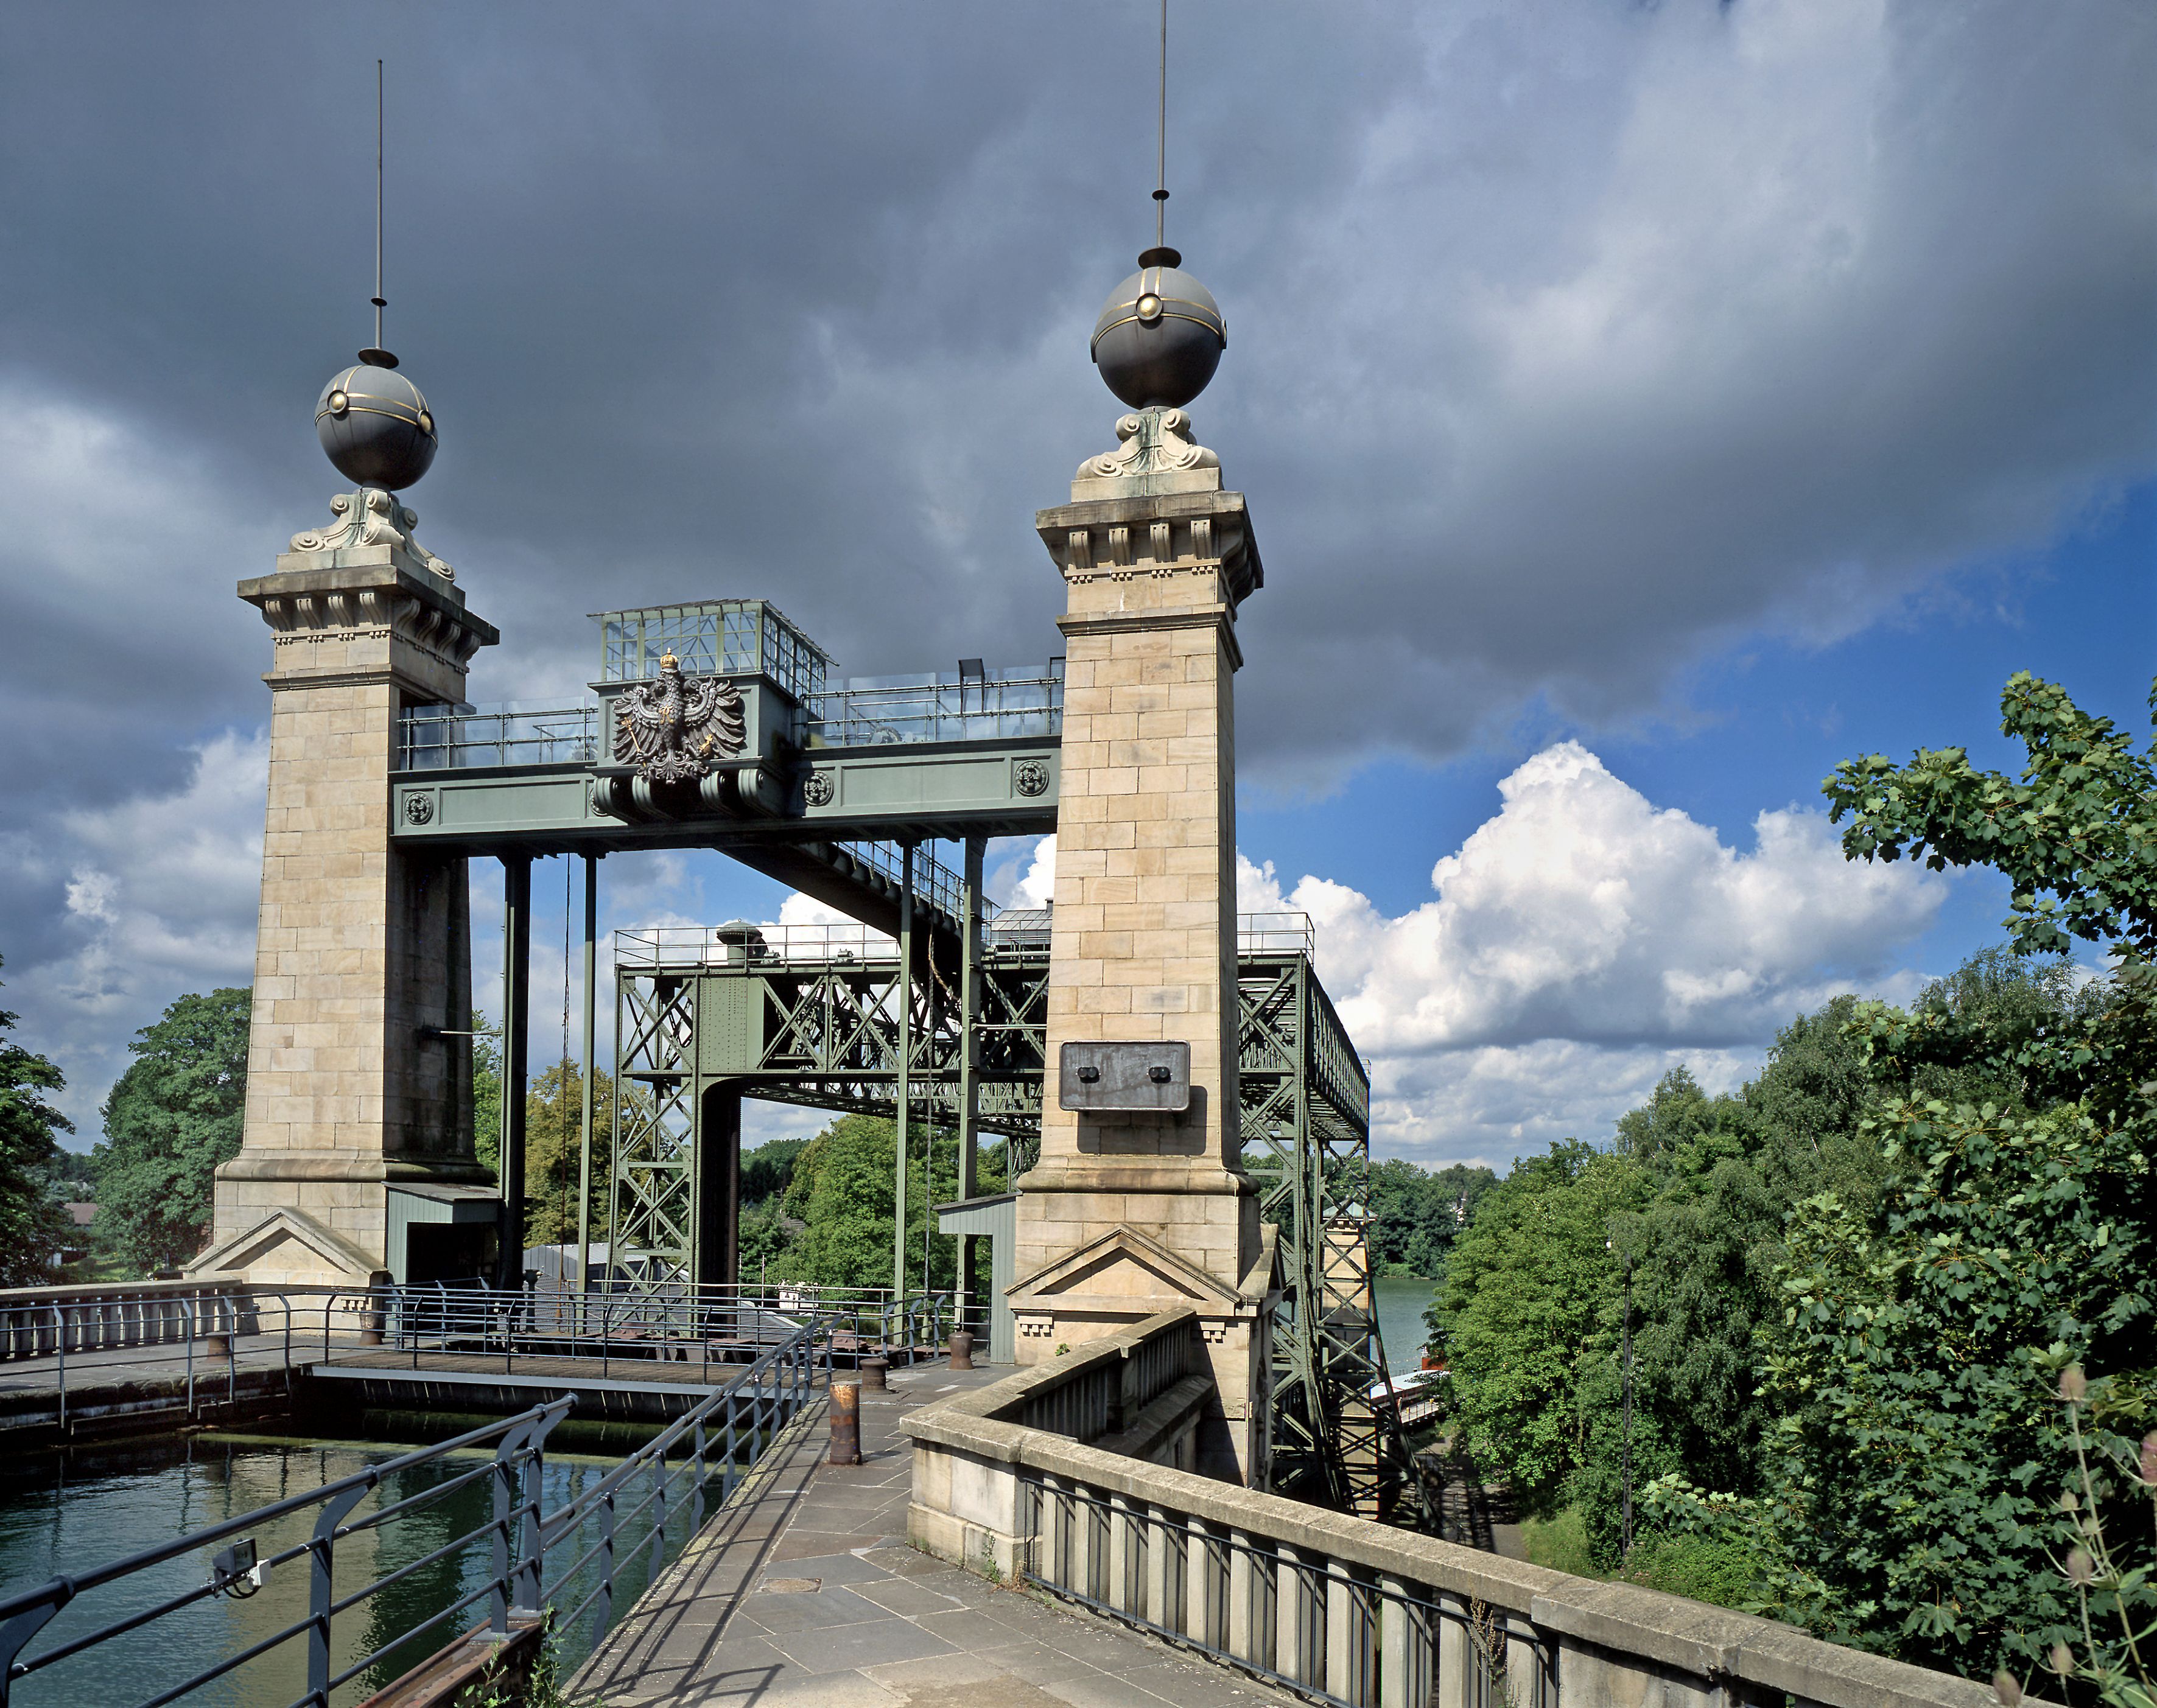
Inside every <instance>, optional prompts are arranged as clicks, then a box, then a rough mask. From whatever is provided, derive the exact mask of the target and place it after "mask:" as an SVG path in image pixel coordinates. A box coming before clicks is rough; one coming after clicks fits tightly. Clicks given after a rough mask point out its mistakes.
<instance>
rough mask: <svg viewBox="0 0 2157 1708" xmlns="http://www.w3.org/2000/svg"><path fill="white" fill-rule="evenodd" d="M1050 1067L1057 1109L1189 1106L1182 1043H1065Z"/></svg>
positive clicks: (1140, 1110)
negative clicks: (1053, 1070)
mask: <svg viewBox="0 0 2157 1708" xmlns="http://www.w3.org/2000/svg"><path fill="white" fill-rule="evenodd" d="M1056 1067H1057V1089H1056V1103H1057V1107H1058V1108H1059V1109H1081V1110H1085V1111H1089V1112H1099V1111H1103V1110H1110V1109H1115V1110H1122V1111H1127V1112H1130V1113H1133V1114H1158V1115H1178V1114H1182V1113H1183V1112H1184V1110H1186V1109H1189V1108H1190V1107H1191V1046H1190V1045H1188V1044H1170V1043H1154V1044H1066V1045H1064V1046H1063V1049H1062V1050H1061V1051H1060V1052H1058V1059H1057V1064H1056Z"/></svg>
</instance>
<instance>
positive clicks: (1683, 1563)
mask: <svg viewBox="0 0 2157 1708" xmlns="http://www.w3.org/2000/svg"><path fill="white" fill-rule="evenodd" d="M1521 1546H1522V1547H1523V1549H1525V1550H1526V1553H1527V1556H1528V1558H1529V1559H1530V1560H1531V1561H1533V1562H1534V1563H1535V1564H1537V1565H1538V1566H1547V1567H1549V1568H1550V1569H1551V1570H1552V1571H1553V1572H1570V1573H1571V1574H1572V1575H1573V1577H1597V1578H1608V1579H1614V1580H1616V1581H1617V1582H1621V1583H1637V1584H1640V1585H1642V1586H1643V1587H1646V1588H1649V1589H1660V1590H1662V1591H1664V1592H1665V1593H1667V1594H1670V1595H1682V1596H1687V1597H1691V1599H1692V1600H1694V1601H1701V1602H1710V1603H1713V1604H1714V1605H1715V1606H1717V1607H1720V1608H1735V1607H1739V1606H1742V1605H1743V1603H1744V1602H1745V1600H1746V1598H1747V1597H1748V1596H1750V1595H1751V1594H1752V1593H1753V1589H1754V1587H1755V1586H1756V1585H1757V1584H1758V1582H1759V1577H1760V1568H1759V1562H1758V1561H1756V1560H1755V1559H1754V1558H1753V1553H1752V1551H1751V1550H1750V1549H1749V1548H1748V1547H1747V1546H1745V1544H1744V1543H1743V1541H1737V1540H1736V1539H1734V1538H1729V1537H1716V1538H1709V1537H1706V1536H1644V1537H1642V1538H1641V1539H1640V1541H1636V1542H1635V1543H1634V1545H1633V1557H1632V1558H1631V1559H1630V1560H1629V1561H1627V1562H1626V1563H1625V1565H1624V1567H1622V1568H1621V1569H1619V1570H1618V1571H1615V1572H1606V1571H1604V1570H1603V1569H1602V1568H1601V1567H1598V1566H1597V1564H1596V1563H1595V1556H1594V1555H1593V1553H1592V1552H1591V1551H1589V1548H1588V1521H1587V1519H1586V1518H1585V1516H1584V1515H1583V1514H1582V1512H1581V1510H1580V1509H1579V1508H1578V1506H1568V1507H1565V1508H1563V1509H1562V1510H1560V1511H1558V1512H1557V1513H1556V1514H1554V1515H1552V1516H1551V1517H1549V1518H1531V1519H1527V1520H1523V1522H1522V1523H1521Z"/></svg>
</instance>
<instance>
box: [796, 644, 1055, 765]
mask: <svg viewBox="0 0 2157 1708" xmlns="http://www.w3.org/2000/svg"><path fill="white" fill-rule="evenodd" d="M1062 732H1063V660H1062V659H1060V658H1057V659H1051V660H1050V661H1049V662H1048V668H1047V669H1046V670H1044V669H1042V667H1041V666H1037V665H1021V666H1014V667H1012V669H1010V670H1007V671H996V672H995V673H994V674H991V673H990V672H988V671H978V672H973V671H965V670H961V671H960V672H959V673H958V674H957V675H955V676H953V675H945V674H942V673H931V674H929V675H924V676H907V677H878V678H865V679H861V680H857V681H854V682H848V683H847V684H846V685H845V686H844V687H838V688H828V689H826V690H825V691H824V692H821V693H819V694H815V695H812V696H811V697H810V701H809V725H808V738H809V739H808V744H809V745H810V746H811V747H834V748H842V747H890V746H898V745H908V746H910V745H913V744H914V743H919V742H931V741H995V740H1010V739H1013V738H1020V737H1025V736H1048V735H1058V734H1061V733H1062Z"/></svg>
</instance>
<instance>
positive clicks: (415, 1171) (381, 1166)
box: [187, 1150, 494, 1286]
mask: <svg viewBox="0 0 2157 1708" xmlns="http://www.w3.org/2000/svg"><path fill="white" fill-rule="evenodd" d="M399 1187H403V1188H407V1189H411V1190H414V1191H421V1192H438V1191H442V1190H444V1189H447V1190H450V1191H462V1192H466V1193H470V1194H472V1195H474V1196H492V1193H493V1191H494V1176H493V1174H492V1170H488V1169H486V1167H484V1166H483V1165H480V1164H478V1163H454V1162H453V1163H445V1164H444V1165H440V1166H438V1167H425V1166H421V1165H416V1164H412V1163H402V1162H394V1161H385V1160H384V1159H383V1158H382V1157H381V1156H380V1155H373V1156H370V1155H368V1154H367V1153H365V1152H364V1151H358V1150H350V1151H330V1152H323V1151H320V1150H308V1151H263V1150H250V1151H244V1152H242V1153H241V1155H239V1156H237V1157H235V1158H234V1160H232V1161H230V1162H229V1163H227V1164H225V1165H224V1167H223V1168H221V1169H219V1170H218V1177H217V1186H216V1214H215V1219H214V1222H213V1224H212V1232H211V1243H210V1246H209V1248H208V1250H207V1251H204V1252H203V1253H200V1254H199V1255H198V1257H197V1258H195V1259H194V1261H193V1263H190V1264H189V1265H188V1272H187V1273H188V1275H189V1276H190V1277H191V1278H193V1277H201V1278H211V1277H216V1276H223V1275H239V1276H244V1277H245V1278H246V1279H248V1280H249V1281H251V1282H256V1283H260V1284H265V1285H271V1286H274V1285H277V1284H290V1285H307V1286H365V1285H367V1284H368V1283H369V1281H370V1280H372V1279H373V1278H376V1277H378V1276H381V1275H383V1274H384V1273H387V1272H388V1271H389V1270H391V1269H393V1268H395V1267H396V1266H395V1265H394V1264H393V1263H390V1262H389V1257H388V1253H389V1247H390V1244H391V1229H390V1225H389V1224H390V1219H391V1218H390V1202H389V1201H390V1196H391V1194H392V1192H393V1191H396V1190H397V1189H398V1188H399ZM404 1278H405V1277H403V1276H399V1279H404Z"/></svg>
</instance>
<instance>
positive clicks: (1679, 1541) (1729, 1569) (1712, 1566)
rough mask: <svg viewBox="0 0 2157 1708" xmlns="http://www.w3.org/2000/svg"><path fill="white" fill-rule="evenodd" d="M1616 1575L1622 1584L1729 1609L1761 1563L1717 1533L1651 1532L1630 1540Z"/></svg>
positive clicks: (1746, 1590) (1738, 1600)
mask: <svg viewBox="0 0 2157 1708" xmlns="http://www.w3.org/2000/svg"><path fill="white" fill-rule="evenodd" d="M1615 1575H1616V1576H1617V1577H1619V1579H1621V1580H1622V1581H1623V1582H1627V1583H1640V1584H1645V1585H1646V1586H1647V1587H1649V1588H1650V1589H1660V1590H1665V1591H1667V1592H1669V1593H1671V1595H1683V1596H1690V1597H1692V1599H1693V1600H1695V1601H1702V1602H1712V1603H1715V1605H1716V1606H1717V1607H1721V1608H1734V1607H1737V1606H1738V1605H1739V1604H1740V1603H1743V1601H1744V1600H1745V1599H1746V1598H1747V1597H1748V1596H1749V1595H1751V1593H1752V1592H1753V1587H1754V1585H1755V1584H1756V1583H1758V1581H1759V1577H1760V1567H1759V1563H1758V1561H1756V1560H1754V1558H1753V1554H1752V1551H1751V1550H1750V1549H1748V1548H1747V1547H1746V1546H1744V1544H1743V1543H1742V1542H1738V1541H1732V1540H1729V1539H1727V1538H1722V1537H1717V1538H1713V1539H1711V1538H1709V1537H1706V1536H1655V1537H1652V1538H1650V1539H1649V1540H1646V1541H1640V1542H1637V1543H1635V1544H1634V1548H1633V1557H1632V1558H1631V1559H1630V1560H1629V1561H1627V1562H1626V1566H1625V1569H1624V1571H1623V1572H1618V1573H1616V1574H1615Z"/></svg>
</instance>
